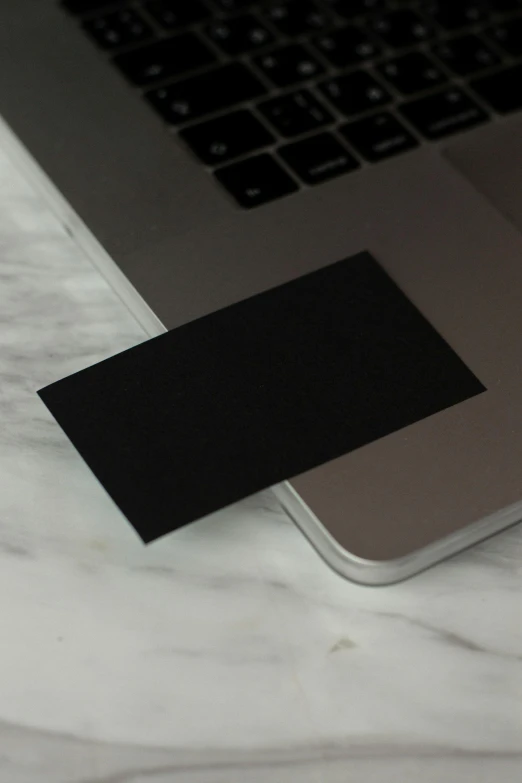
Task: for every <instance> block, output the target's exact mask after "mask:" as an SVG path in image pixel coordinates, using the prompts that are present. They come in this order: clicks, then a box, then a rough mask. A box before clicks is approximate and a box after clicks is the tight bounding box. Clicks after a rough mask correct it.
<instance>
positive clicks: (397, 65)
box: [378, 52, 447, 95]
mask: <svg viewBox="0 0 522 783" xmlns="http://www.w3.org/2000/svg"><path fill="white" fill-rule="evenodd" d="M378 71H379V73H380V74H381V76H383V77H384V78H385V79H386V81H388V82H389V83H390V84H391V85H392V86H393V87H395V89H396V90H398V91H399V92H402V93H404V94H405V95H411V94H412V93H414V92H421V91H422V90H429V89H430V88H432V87H437V85H439V84H444V82H446V81H447V77H446V75H445V74H444V73H443V71H442V69H441V68H439V67H438V66H437V65H435V63H434V62H433V60H430V59H429V57H426V55H425V54H421V53H420V52H411V53H410V54H405V55H404V56H403V57H397V58H396V59H395V60H388V61H387V62H385V63H382V65H380V66H379V68H378Z"/></svg>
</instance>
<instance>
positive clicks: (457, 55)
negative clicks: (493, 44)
mask: <svg viewBox="0 0 522 783" xmlns="http://www.w3.org/2000/svg"><path fill="white" fill-rule="evenodd" d="M433 53H434V54H435V55H436V56H437V57H438V58H439V60H441V62H443V63H444V65H445V66H446V67H447V68H450V69H451V70H452V71H453V72H454V73H456V74H458V75H459V76H467V75H469V74H470V73H476V72H477V71H482V70H484V68H490V67H491V66H493V65H497V64H498V63H499V62H500V57H499V56H498V55H497V54H495V52H493V51H492V50H491V49H490V48H489V46H486V44H485V43H484V42H483V41H481V39H480V38H478V37H477V36H476V35H463V36H460V37H458V38H448V39H447V40H446V41H444V42H443V43H441V44H439V45H438V46H435V47H434V49H433Z"/></svg>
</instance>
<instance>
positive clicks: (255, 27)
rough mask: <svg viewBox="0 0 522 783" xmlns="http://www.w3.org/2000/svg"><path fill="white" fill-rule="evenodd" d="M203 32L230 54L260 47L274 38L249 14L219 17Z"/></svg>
mask: <svg viewBox="0 0 522 783" xmlns="http://www.w3.org/2000/svg"><path fill="white" fill-rule="evenodd" d="M205 32H206V33H207V35H208V37H209V38H210V39H211V40H212V41H213V42H214V43H215V44H216V45H217V46H219V48H220V49H221V50H222V51H223V52H226V54H231V55H236V54H243V53H244V52H248V51H252V50H254V49H260V48H262V47H263V46H267V45H268V44H270V43H272V41H273V40H274V36H273V35H272V33H271V32H269V31H268V30H267V28H266V27H265V26H264V25H262V24H261V23H260V22H259V21H258V20H257V19H256V18H255V16H252V15H251V14H245V15H244V16H236V17H233V18H231V19H220V20H218V21H216V22H214V23H213V24H211V25H210V26H209V27H207V29H206V31H205Z"/></svg>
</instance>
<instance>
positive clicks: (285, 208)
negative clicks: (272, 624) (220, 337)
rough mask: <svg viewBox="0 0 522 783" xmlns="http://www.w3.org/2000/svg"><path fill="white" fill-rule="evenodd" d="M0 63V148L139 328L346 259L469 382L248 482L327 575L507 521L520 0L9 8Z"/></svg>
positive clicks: (426, 551) (520, 341)
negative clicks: (296, 532) (266, 480)
mask: <svg viewBox="0 0 522 783" xmlns="http://www.w3.org/2000/svg"><path fill="white" fill-rule="evenodd" d="M0 61H1V67H0V112H1V113H2V115H3V117H4V119H5V123H4V124H3V125H2V143H4V144H5V145H6V147H8V148H9V149H11V150H12V153H13V155H14V157H15V158H16V159H17V161H18V163H19V164H20V165H22V166H24V167H25V169H26V171H27V172H28V173H29V175H30V176H32V177H33V179H34V181H35V182H36V183H37V184H38V185H39V186H41V188H42V189H43V190H44V192H45V193H46V194H47V196H48V198H49V200H50V203H51V204H52V205H53V207H54V208H55V209H56V211H57V213H58V214H59V215H60V217H61V219H62V220H63V221H64V223H65V224H66V226H67V227H68V229H69V230H70V231H72V232H73V233H74V235H75V237H76V239H77V241H78V242H79V243H80V244H81V245H82V246H83V247H84V248H85V249H86V251H87V252H88V253H89V255H90V257H91V258H92V260H93V263H95V264H96V265H97V267H98V268H99V269H100V270H101V271H102V273H103V274H104V275H105V276H106V278H107V280H108V281H109V282H110V283H111V284H112V285H113V286H114V288H115V290H116V291H117V292H118V293H119V295H120V296H121V297H122V299H123V300H124V301H125V303H126V304H127V305H128V307H129V308H130V309H131V311H132V312H133V313H134V315H135V316H136V318H138V319H139V320H140V322H141V323H142V324H143V326H144V327H145V329H146V330H147V332H148V333H149V334H150V335H151V336H152V335H158V334H160V333H161V332H162V331H164V330H171V329H174V328H176V327H178V326H180V325H182V324H186V323H187V322H189V321H193V320H194V319H197V318H199V317H201V316H203V315H207V314H209V313H213V312H216V311H219V310H221V309H222V308H224V307H226V306H227V305H230V304H233V303H237V302H241V301H243V300H246V299H247V298H248V297H251V296H253V295H254V294H258V293H260V292H264V291H268V290H270V289H272V288H276V287H277V286H280V285H282V284H285V283H288V282H289V281H292V280H296V279H299V278H301V277H302V276H304V275H306V274H308V273H310V272H314V271H316V270H319V269H321V268H322V267H326V266H328V265H330V264H333V263H335V262H337V261H339V260H341V259H345V258H348V257H351V256H353V257H357V255H358V254H362V255H363V256H364V254H365V253H366V254H368V253H369V254H371V256H372V257H373V258H374V259H376V260H377V262H378V264H379V265H380V267H382V269H383V270H384V271H385V272H386V273H387V274H388V275H389V277H390V278H391V279H392V280H393V281H394V283H395V284H396V285H397V286H398V287H399V288H400V289H401V291H402V292H403V293H404V294H405V295H406V296H407V298H408V299H409V300H410V301H411V303H413V304H414V305H415V307H416V308H417V309H418V310H419V311H420V313H421V314H422V315H423V317H424V318H425V319H426V320H427V321H428V322H429V324H431V326H433V327H434V329H435V330H436V331H437V332H438V334H439V335H440V336H441V337H442V338H443V339H444V341H445V343H446V344H447V345H448V346H449V347H450V348H451V350H452V351H454V352H455V354H456V355H458V357H460V360H462V362H463V363H464V365H465V366H466V368H467V369H469V372H470V373H472V374H473V376H474V377H476V378H477V379H478V380H479V381H480V384H481V385H482V387H483V389H484V391H483V393H480V394H473V395H470V396H469V398H466V399H464V400H461V401H459V402H458V403H457V404H454V405H450V406H448V407H446V408H444V409H443V410H441V411H439V412H437V413H436V414H435V415H430V416H426V417H425V418H422V419H421V420H419V421H416V422H414V423H412V424H409V425H408V426H407V427H404V428H402V429H399V430H398V431H395V432H392V433H391V434H389V435H387V436H386V437H382V438H377V439H375V440H373V441H370V442H368V443H367V444H366V445H364V446H363V447H361V448H357V449H354V450H353V451H351V452H350V453H348V454H344V455H342V456H340V457H338V458H336V459H334V460H330V461H328V462H326V463H324V464H322V465H320V466H319V467H317V468H314V469H312V470H308V471H306V472H305V473H303V474H300V475H298V476H296V477H294V478H292V479H291V481H287V482H284V483H282V484H279V485H277V486H276V487H275V488H274V491H275V492H276V494H277V496H278V497H279V499H280V500H281V502H282V503H283V505H284V507H285V508H286V509H287V511H288V513H289V514H290V516H291V517H292V518H293V519H294V521H295V522H296V523H297V525H298V526H299V527H300V528H301V529H302V531H303V532H304V533H305V535H306V536H307V537H308V538H309V539H310V541H311V542H312V544H313V545H314V546H315V547H316V549H317V550H318V552H319V553H320V554H321V555H322V557H323V558H324V559H325V560H326V561H327V562H328V563H329V564H330V565H331V566H332V567H333V568H334V569H336V570H337V571H338V572H339V573H341V574H343V575H344V576H347V577H349V578H351V579H354V580H356V581H359V582H363V583H367V584H382V583H387V582H393V581H397V580H399V579H402V578H404V577H406V576H409V575H411V574H413V573H416V572H418V571H420V570H422V569H424V568H426V567H427V566H429V565H431V564H433V563H435V562H437V561H438V560H440V559H442V558H444V557H447V556H449V555H451V554H453V553H455V552H457V551H459V550H461V549H463V548H464V547H467V546H469V545H471V544H473V543H475V542H477V541H479V540H481V539H483V538H485V537H487V536H489V535H491V534H493V533H495V532H497V531H499V530H501V529H503V528H505V527H507V526H508V525H511V524H513V523H515V522H517V521H519V520H520V519H522V479H521V472H520V466H521V464H522V362H521V360H520V357H521V356H522V316H521V312H522V311H521V307H520V301H521V294H522V233H521V232H522V187H521V184H522V174H521V172H522V112H521V111H520V110H521V109H522V2H521V0H458V1H456V0H292V1H290V0H289V1H288V2H287V1H286V0H285V1H284V2H283V1H279V2H278V1H277V0H268V1H266V0H265V1H263V0H257V1H256V0H63V1H62V2H59V1H58V0H16V2H9V3H4V4H3V7H2V11H1V24H0ZM375 317H376V318H379V313H378V312H377V313H375ZM319 371H320V368H319ZM346 415H347V416H348V415H350V411H346ZM324 437H325V438H328V432H325V433H324Z"/></svg>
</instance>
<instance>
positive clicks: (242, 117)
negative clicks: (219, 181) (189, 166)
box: [180, 110, 274, 165]
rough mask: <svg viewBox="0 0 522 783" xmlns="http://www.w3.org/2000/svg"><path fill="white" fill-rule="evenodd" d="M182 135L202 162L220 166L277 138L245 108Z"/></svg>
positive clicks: (183, 132) (195, 126)
mask: <svg viewBox="0 0 522 783" xmlns="http://www.w3.org/2000/svg"><path fill="white" fill-rule="evenodd" d="M180 135H181V137H182V138H183V139H184V140H185V142H186V143H187V144H188V145H189V147H190V148H191V149H192V150H193V151H194V152H195V153H196V155H197V156H198V158H201V160H202V161H203V163H208V164H209V165H218V164H220V163H224V162H225V161H227V160H231V159H232V158H237V157H239V156H240V155H245V154H246V153H247V152H253V151H254V150H257V149H259V148H260V147H266V146H267V145H268V144H271V143H272V142H273V140H274V137H273V136H272V134H271V133H269V132H268V131H267V129H266V128H265V127H264V126H263V125H261V123H260V122H259V120H256V118H255V117H254V115H253V114H252V113H251V112H249V111H246V110H242V111H235V112H232V114H227V115H226V116H225V117H218V118H217V119H216V120H210V121H209V122H203V123H201V124H200V125H193V126H192V127H190V128H186V130H184V131H181V134H180Z"/></svg>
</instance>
